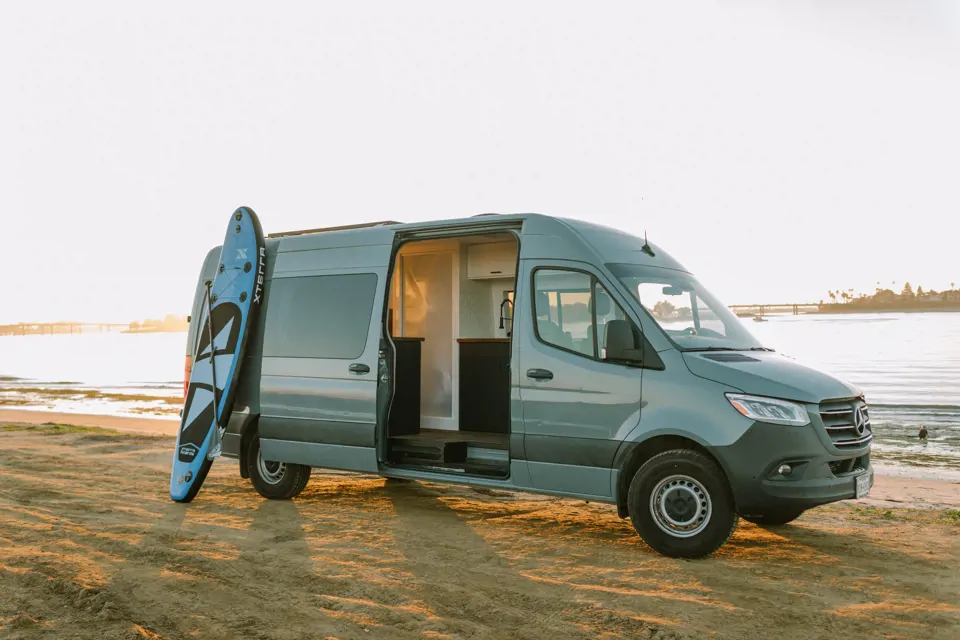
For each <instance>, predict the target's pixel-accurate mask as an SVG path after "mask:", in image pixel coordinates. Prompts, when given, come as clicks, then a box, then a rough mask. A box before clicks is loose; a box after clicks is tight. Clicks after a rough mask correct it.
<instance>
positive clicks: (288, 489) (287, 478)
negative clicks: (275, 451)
mask: <svg viewBox="0 0 960 640" xmlns="http://www.w3.org/2000/svg"><path fill="white" fill-rule="evenodd" d="M247 473H248V474H249V475H250V482H252V483H253V487H254V488H255V489H256V490H257V493H259V494H260V495H262V496H263V497H264V498H270V499H271V500H289V499H290V498H293V497H295V496H298V495H300V492H301V491H303V489H304V487H306V486H307V481H308V480H310V467H308V466H306V465H302V464H292V463H290V462H274V461H272V460H264V459H263V456H261V455H260V436H259V435H255V436H253V437H252V438H251V439H250V444H249V445H248V448H247Z"/></svg>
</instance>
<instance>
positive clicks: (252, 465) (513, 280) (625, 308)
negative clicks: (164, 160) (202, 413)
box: [187, 214, 873, 557]
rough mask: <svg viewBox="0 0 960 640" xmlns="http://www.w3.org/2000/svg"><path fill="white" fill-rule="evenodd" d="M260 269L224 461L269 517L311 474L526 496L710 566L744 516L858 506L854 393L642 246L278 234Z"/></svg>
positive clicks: (424, 225)
mask: <svg viewBox="0 0 960 640" xmlns="http://www.w3.org/2000/svg"><path fill="white" fill-rule="evenodd" d="M218 256H219V248H214V249H211V251H210V252H209V254H208V255H207V257H206V260H205V261H204V263H203V267H202V270H201V273H200V275H199V277H198V281H197V289H196V294H195V297H194V307H193V316H192V317H194V318H198V317H200V316H201V304H202V301H203V283H204V282H205V281H206V280H209V279H211V278H212V277H213V276H214V274H215V273H216V271H217V269H218V266H219V265H218V264H217V261H218ZM266 257H267V261H266V278H265V286H264V293H263V306H262V308H261V313H260V319H259V323H258V326H257V327H256V329H255V330H254V333H253V334H252V336H251V338H250V341H249V343H248V346H247V350H246V355H245V360H244V363H243V365H242V369H241V373H240V379H239V382H238V388H237V394H236V400H235V403H234V406H233V410H232V414H231V415H230V416H229V423H228V426H227V430H226V433H225V434H224V436H223V442H222V449H223V455H225V456H229V457H234V458H237V459H238V460H239V468H240V474H241V475H242V476H243V477H245V478H249V479H250V481H251V482H252V484H253V486H254V488H255V489H256V490H257V491H258V492H259V493H260V494H261V495H263V496H265V497H267V498H274V499H289V498H292V497H294V496H296V495H298V494H299V493H300V492H301V491H303V489H304V487H305V486H306V484H307V481H308V479H309V477H310V473H311V468H316V467H322V468H327V469H340V470H346V471H354V472H363V473H370V474H379V475H381V476H384V477H386V478H388V479H396V480H401V481H402V480H408V481H409V480H429V481H431V482H441V483H456V484H462V485H470V486H474V487H487V488H493V489H502V490H517V491H526V492H536V493H542V494H550V495H555V496H563V497H567V498H573V499H580V500H588V501H595V502H601V503H609V504H611V505H615V507H616V510H617V513H618V514H619V515H620V517H622V518H630V520H631V522H632V524H633V526H634V527H635V529H636V531H637V532H638V533H639V535H640V536H641V537H642V538H643V540H644V541H646V543H647V544H649V545H650V546H651V547H652V548H653V549H655V550H657V551H659V552H660V553H663V554H666V555H668V556H673V557H700V556H704V555H707V554H709V553H711V552H713V551H714V550H716V549H717V548H718V547H720V546H721V545H723V544H724V542H726V540H727V539H728V538H729V537H730V535H731V533H732V532H733V530H734V528H735V527H736V526H737V522H738V518H744V519H746V520H748V521H750V522H755V523H758V524H761V525H764V526H778V525H783V524H785V523H788V522H790V521H792V520H794V519H795V518H797V517H798V516H800V514H802V513H803V512H804V510H806V509H810V508H811V507H815V506H817V505H822V504H826V503H829V502H834V501H837V500H844V499H852V498H858V497H861V496H864V495H866V494H867V493H868V492H869V490H870V487H871V486H872V483H873V472H872V469H871V466H870V445H871V440H872V432H871V426H870V418H869V413H868V409H867V405H866V402H865V400H864V396H863V393H862V392H861V390H860V389H858V388H857V387H855V386H853V385H851V384H849V383H847V382H844V381H842V380H839V379H837V378H835V377H832V376H830V375H827V374H825V373H822V372H820V371H817V370H815V369H812V368H810V367H807V366H804V365H802V364H800V363H798V362H797V361H795V360H794V359H792V358H790V357H787V356H785V355H781V354H779V353H776V352H775V351H774V350H772V349H770V348H768V347H766V346H764V345H763V344H761V342H760V341H759V340H757V339H756V338H755V337H754V336H753V335H752V334H751V332H750V331H749V330H748V329H747V327H746V325H745V323H744V322H743V321H741V320H740V319H739V318H737V317H736V316H735V315H734V314H733V313H732V312H731V311H730V310H729V309H728V308H727V307H726V306H724V305H723V304H722V303H721V302H720V301H718V300H717V299H716V298H715V297H714V296H713V295H711V293H710V292H709V291H708V290H707V289H706V288H705V287H704V286H703V285H702V284H701V283H700V281H699V280H698V279H697V278H696V277H695V276H694V275H693V274H692V273H690V272H689V271H688V270H687V269H685V268H684V267H683V266H682V265H681V264H680V263H679V262H678V261H677V260H675V259H674V258H673V257H671V256H670V255H669V254H668V253H667V252H666V251H665V250H663V249H662V248H660V247H659V246H656V245H654V244H651V243H648V242H646V240H645V239H642V238H638V237H635V236H633V235H631V234H628V233H624V232H622V231H617V230H615V229H611V228H607V227H603V226H599V225H596V224H590V223H587V222H582V221H578V220H567V219H559V218H553V217H548V216H543V215H534V214H529V215H528V214H522V215H521V214H518V215H480V216H475V217H471V218H464V219H454V220H445V221H438V222H420V223H413V224H401V223H397V222H378V223H372V224H365V225H356V226H351V227H339V228H328V229H315V230H305V231H296V232H290V233H277V234H273V235H268V237H267V239H266ZM196 324H198V323H196V322H195V323H193V326H191V329H190V336H189V338H188V340H187V345H188V346H187V349H188V353H187V358H188V360H189V358H190V357H191V356H192V355H193V354H192V353H190V352H189V349H190V346H191V345H193V344H194V337H195V332H196V331H197V330H198V329H199V327H197V326H195V325H196ZM188 365H189V362H188ZM188 369H189V367H188Z"/></svg>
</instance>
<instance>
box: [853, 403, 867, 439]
mask: <svg viewBox="0 0 960 640" xmlns="http://www.w3.org/2000/svg"><path fill="white" fill-rule="evenodd" d="M853 426H854V427H856V428H857V433H858V434H860V435H861V436H862V435H863V432H864V431H866V430H867V420H866V418H864V417H863V409H862V408H860V407H857V408H856V409H854V410H853Z"/></svg>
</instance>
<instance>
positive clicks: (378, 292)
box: [260, 228, 394, 472]
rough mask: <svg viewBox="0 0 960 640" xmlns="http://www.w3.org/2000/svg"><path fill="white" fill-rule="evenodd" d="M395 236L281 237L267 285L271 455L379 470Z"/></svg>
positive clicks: (265, 438)
mask: <svg viewBox="0 0 960 640" xmlns="http://www.w3.org/2000/svg"><path fill="white" fill-rule="evenodd" d="M393 240H394V232H393V231H392V230H390V229H388V228H376V229H361V230H356V231H341V232H335V233H320V234H310V235H303V236H291V237H287V238H283V239H282V240H281V243H280V247H279V252H278V254H277V259H276V261H275V263H274V264H273V269H272V274H270V276H271V277H270V279H269V283H268V286H267V288H266V307H267V313H266V318H265V322H264V330H265V332H264V344H263V372H262V376H261V380H260V407H261V417H260V447H261V451H262V455H263V457H264V458H266V459H268V460H276V461H281V462H293V463H298V464H306V465H311V466H317V467H329V468H335V469H347V470H354V471H372V472H376V471H377V453H376V440H377V386H378V385H377V381H378V377H379V367H380V364H381V363H380V337H381V324H382V323H381V315H382V312H383V308H384V300H385V296H386V290H387V286H388V271H389V266H390V259H391V254H392V251H393Z"/></svg>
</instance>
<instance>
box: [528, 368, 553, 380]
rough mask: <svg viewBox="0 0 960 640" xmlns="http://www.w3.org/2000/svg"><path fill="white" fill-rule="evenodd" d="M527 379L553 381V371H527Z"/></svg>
mask: <svg viewBox="0 0 960 640" xmlns="http://www.w3.org/2000/svg"><path fill="white" fill-rule="evenodd" d="M527 377H528V378H533V379H534V380H553V371H550V370H549V369H527Z"/></svg>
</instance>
